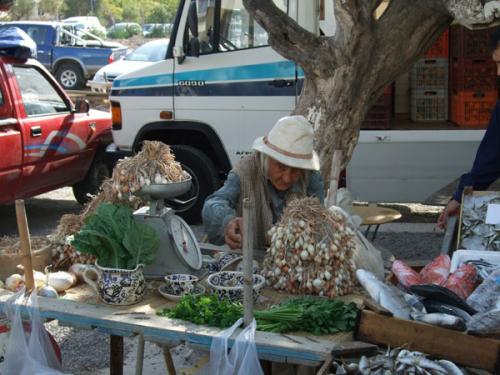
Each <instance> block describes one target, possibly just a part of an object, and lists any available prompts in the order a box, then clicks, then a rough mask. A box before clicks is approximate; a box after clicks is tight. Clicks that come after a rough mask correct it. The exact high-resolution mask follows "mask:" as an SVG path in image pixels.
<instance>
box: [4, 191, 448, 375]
mask: <svg viewBox="0 0 500 375" xmlns="http://www.w3.org/2000/svg"><path fill="white" fill-rule="evenodd" d="M384 206H387V207H392V208H396V209H397V210H399V211H400V212H402V214H403V217H402V219H401V220H400V222H406V223H435V222H436V220H437V216H438V214H439V210H440V209H441V207H439V206H424V205H420V204H410V205H408V204H386V205H385V204H384ZM80 209H81V207H80V206H79V205H78V204H77V203H76V202H75V201H74V198H73V196H72V194H71V190H70V189H68V188H64V189H60V190H57V191H55V192H52V193H49V194H44V195H43V196H40V197H37V198H34V199H30V200H29V201H28V202H27V212H28V221H29V224H30V231H31V232H32V233H36V234H37V235H46V234H49V233H50V232H51V231H52V230H53V229H54V228H55V227H56V225H57V222H58V219H59V217H60V216H61V215H62V214H63V213H74V212H78V211H79V210H80ZM195 232H196V234H197V235H198V236H199V235H201V234H202V229H201V227H200V226H197V227H196V228H195ZM15 234H16V224H15V214H14V210H13V207H12V206H10V207H9V206H7V207H0V235H15ZM442 240H443V233H435V232H423V233H411V232H385V231H384V226H381V228H380V231H379V233H378V235H377V238H376V240H375V242H374V245H375V246H376V247H382V248H385V249H387V250H389V251H390V252H392V253H393V254H394V255H395V257H396V258H399V259H407V260H417V259H430V258H432V257H434V256H435V255H437V254H438V253H439V249H440V246H441V242H442ZM47 328H48V330H49V331H50V332H51V333H52V335H53V336H54V337H55V339H56V341H57V342H58V343H59V345H60V347H61V351H62V357H63V368H64V371H65V372H68V373H72V374H75V375H91V374H92V375H96V374H106V373H109V370H108V367H109V355H108V353H109V336H108V335H107V334H104V333H101V332H98V331H96V330H82V329H76V328H71V327H63V326H59V325H58V324H57V322H56V321H54V322H50V323H47ZM136 342H137V339H135V338H125V340H124V343H125V348H124V351H125V353H124V357H125V358H126V357H127V355H128V362H129V365H128V367H126V369H125V371H124V373H125V374H134V373H135V372H134V371H135V367H134V364H133V359H134V356H135V353H136V345H137V343H136ZM145 357H146V358H145V361H146V362H145V363H147V366H146V365H145V367H144V374H151V375H156V374H161V373H165V372H166V370H165V366H164V364H163V357H162V355H161V350H160V349H159V348H158V347H157V346H156V345H153V344H150V343H146V350H145ZM179 358H180V356H175V355H174V361H176V365H177V362H178V361H179V360H180V359H179ZM148 361H149V362H148ZM126 363H127V362H126Z"/></svg>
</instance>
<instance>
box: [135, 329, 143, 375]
mask: <svg viewBox="0 0 500 375" xmlns="http://www.w3.org/2000/svg"><path fill="white" fill-rule="evenodd" d="M143 364H144V336H142V335H139V337H138V341H137V358H136V360H135V375H142V367H143Z"/></svg>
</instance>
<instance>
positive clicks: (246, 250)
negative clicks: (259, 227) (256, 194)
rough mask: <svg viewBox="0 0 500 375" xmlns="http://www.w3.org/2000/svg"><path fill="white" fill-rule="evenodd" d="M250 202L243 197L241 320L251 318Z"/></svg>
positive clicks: (251, 256) (251, 230)
mask: <svg viewBox="0 0 500 375" xmlns="http://www.w3.org/2000/svg"><path fill="white" fill-rule="evenodd" d="M252 218H253V215H252V202H251V201H250V199H249V198H244V199H243V308H244V314H243V321H244V323H245V325H248V324H250V323H251V322H252V320H253V222H252Z"/></svg>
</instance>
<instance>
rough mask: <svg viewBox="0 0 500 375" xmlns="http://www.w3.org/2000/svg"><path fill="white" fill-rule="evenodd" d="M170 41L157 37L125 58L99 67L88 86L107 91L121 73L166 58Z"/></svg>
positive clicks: (96, 90)
mask: <svg viewBox="0 0 500 375" xmlns="http://www.w3.org/2000/svg"><path fill="white" fill-rule="evenodd" d="M168 42H169V40H168V39H157V40H152V41H151V42H147V43H145V44H143V45H142V46H140V47H138V48H137V49H136V50H134V51H133V52H131V53H129V54H128V55H127V56H125V58H124V59H122V60H119V61H115V62H113V63H111V64H109V65H106V66H104V67H102V68H101V69H99V70H98V71H97V73H96V74H95V76H94V79H93V80H92V81H88V82H87V86H89V87H90V88H91V89H92V91H95V92H107V91H108V90H109V88H110V87H111V84H112V82H113V80H114V79H115V78H116V77H118V76H119V75H120V74H123V73H128V72H131V71H133V70H136V69H139V68H142V67H145V66H147V65H151V64H153V63H154V62H157V61H161V60H164V59H165V57H166V55H167V47H168Z"/></svg>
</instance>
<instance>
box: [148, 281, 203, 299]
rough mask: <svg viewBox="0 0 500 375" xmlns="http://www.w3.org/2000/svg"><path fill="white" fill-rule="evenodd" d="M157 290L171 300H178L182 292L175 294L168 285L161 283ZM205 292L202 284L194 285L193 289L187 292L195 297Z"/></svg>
mask: <svg viewBox="0 0 500 375" xmlns="http://www.w3.org/2000/svg"><path fill="white" fill-rule="evenodd" d="M158 292H160V294H161V295H162V296H163V297H165V298H166V299H169V300H171V301H179V300H180V299H181V298H182V296H183V295H182V294H176V293H175V292H174V291H173V289H172V287H171V286H170V285H166V284H163V285H162V286H160V287H159V288H158ZM204 293H205V287H204V286H203V285H195V286H194V290H193V291H192V292H191V293H189V294H191V295H193V296H195V297H197V296H200V295H202V294H204Z"/></svg>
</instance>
